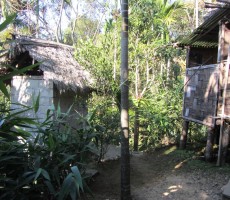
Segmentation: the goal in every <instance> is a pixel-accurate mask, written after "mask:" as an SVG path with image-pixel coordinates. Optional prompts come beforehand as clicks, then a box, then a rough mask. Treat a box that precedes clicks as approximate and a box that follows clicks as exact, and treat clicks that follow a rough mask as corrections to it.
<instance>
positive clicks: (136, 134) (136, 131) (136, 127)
mask: <svg viewBox="0 0 230 200" xmlns="http://www.w3.org/2000/svg"><path fill="white" fill-rule="evenodd" d="M139 127H140V120H139V104H137V106H136V107H135V120H134V145H133V150H134V151H138V142H139Z"/></svg>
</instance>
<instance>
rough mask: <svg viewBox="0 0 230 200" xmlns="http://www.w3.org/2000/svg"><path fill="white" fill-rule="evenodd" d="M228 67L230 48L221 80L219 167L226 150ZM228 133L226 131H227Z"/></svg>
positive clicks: (229, 63) (229, 64)
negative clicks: (224, 149) (225, 119)
mask: <svg viewBox="0 0 230 200" xmlns="http://www.w3.org/2000/svg"><path fill="white" fill-rule="evenodd" d="M229 66H230V47H229V49H228V60H227V63H226V66H225V73H224V80H223V86H224V87H223V88H224V89H223V101H222V111H221V121H220V138H219V150H218V159H217V166H220V165H221V164H223V163H224V160H225V158H224V157H223V155H224V154H223V148H226V147H225V145H226V141H225V140H226V138H228V136H226V135H228V133H227V134H226V133H225V131H224V130H225V124H224V123H225V122H224V118H225V100H226V91H227V86H228V76H229ZM227 132H228V131H227Z"/></svg>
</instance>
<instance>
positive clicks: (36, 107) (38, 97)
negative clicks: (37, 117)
mask: <svg viewBox="0 0 230 200" xmlns="http://www.w3.org/2000/svg"><path fill="white" fill-rule="evenodd" d="M39 102H40V92H39V94H38V96H37V98H36V100H35V102H34V105H33V107H34V112H35V113H37V112H38V109H39Z"/></svg>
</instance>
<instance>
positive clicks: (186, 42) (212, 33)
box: [178, 9, 230, 48]
mask: <svg viewBox="0 0 230 200" xmlns="http://www.w3.org/2000/svg"><path fill="white" fill-rule="evenodd" d="M221 19H226V20H229V19H230V9H217V10H216V11H215V12H214V13H213V14H212V15H211V16H209V17H208V19H206V20H205V21H204V22H203V23H202V24H201V25H200V26H199V27H198V28H197V29H195V30H194V31H193V32H192V33H191V34H190V35H189V36H187V37H185V38H183V39H182V40H181V41H179V44H178V46H181V47H183V46H192V47H203V48H215V47H217V46H218V32H219V24H218V23H219V21H220V20H221Z"/></svg>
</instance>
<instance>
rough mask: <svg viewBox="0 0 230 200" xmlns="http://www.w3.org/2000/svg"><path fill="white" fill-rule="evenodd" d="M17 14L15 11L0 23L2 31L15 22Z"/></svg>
mask: <svg viewBox="0 0 230 200" xmlns="http://www.w3.org/2000/svg"><path fill="white" fill-rule="evenodd" d="M16 16H17V14H16V13H14V14H12V15H9V16H8V17H7V18H6V20H5V21H4V22H3V23H1V24H0V32H1V31H3V30H4V29H6V27H7V26H8V25H9V24H10V23H12V22H13V20H14V19H15V18H16Z"/></svg>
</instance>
